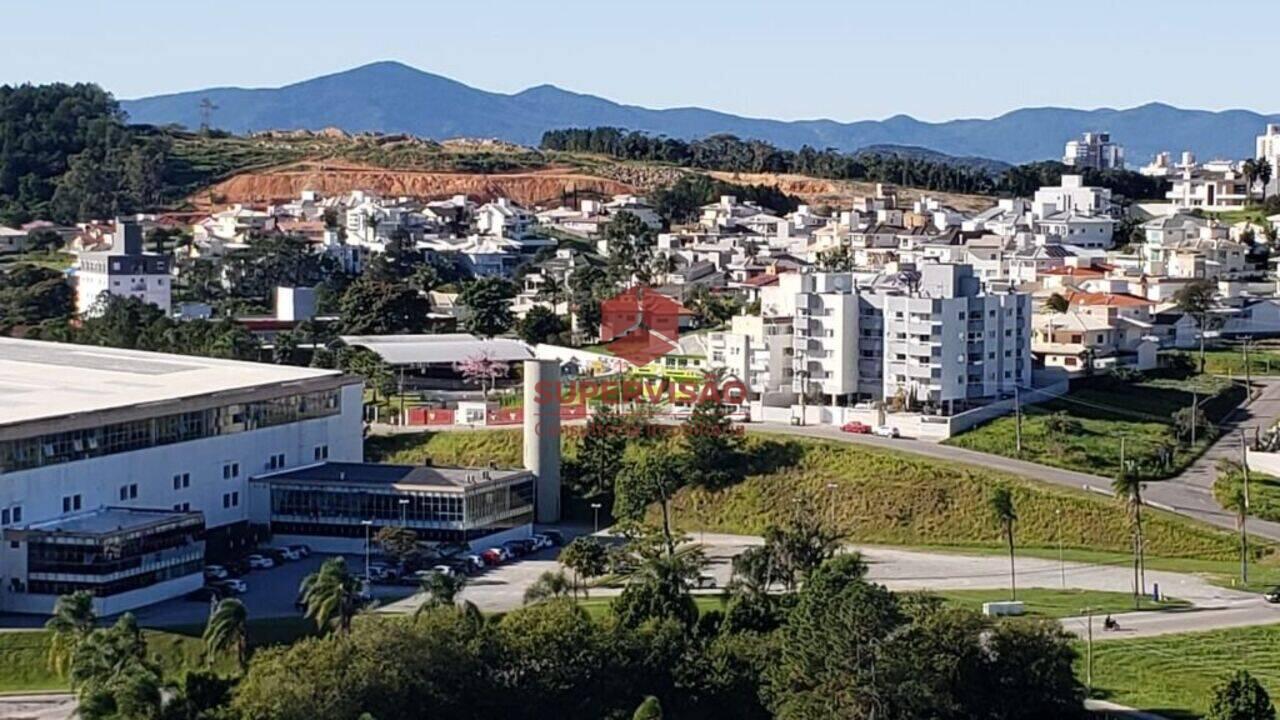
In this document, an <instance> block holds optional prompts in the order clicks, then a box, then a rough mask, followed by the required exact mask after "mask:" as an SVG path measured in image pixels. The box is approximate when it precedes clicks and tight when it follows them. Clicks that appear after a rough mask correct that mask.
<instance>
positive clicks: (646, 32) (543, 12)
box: [0, 0, 1280, 121]
mask: <svg viewBox="0 0 1280 720" xmlns="http://www.w3.org/2000/svg"><path fill="white" fill-rule="evenodd" d="M1278 25H1280V2H1277V1H1276V0H1214V1H1213V2H1206V0H1105V1H1103V0H1068V1H1066V2H1062V1H1059V2H1047V1H1045V0H946V1H944V0H897V1H887V0H880V1H872V0H844V1H843V2H841V1H838V0H785V1H781V2H762V1H756V0H733V1H730V0H701V1H700V0H684V1H683V2H677V1H674V0H641V1H640V2H619V1H618V0H612V1H611V0H595V1H594V2H579V1H578V0H561V1H559V2H549V1H545V0H464V1H462V2H459V1H457V0H452V1H440V0H417V1H410V0H364V1H363V2H351V1H347V2H332V1H331V0H308V1H307V2H300V1H296V0H252V1H249V0H207V1H206V2H198V3H197V2H190V1H189V0H168V1H167V2H162V1H160V0H114V1H113V2H99V1H98V0H0V28H5V29H4V30H3V31H2V32H0V37H3V40H0V83H15V82H48V81H54V80H68V81H71V80H88V81H94V82H98V83H99V84H101V85H103V86H104V87H106V88H107V89H108V90H111V91H112V92H114V93H115V94H116V95H117V97H121V98H132V97H139V96H143V95H150V94H156V93H163V92H176V91H180V90H189V89H196V88H201V87H208V86H213V85H237V86H245V87H271V86H277V85H281V84H287V83H290V82H294V81H298V80H303V79H306V78H309V77H313V76H315V75H320V74H325V73H329V72H334V71H338V70H343V69H346V68H349V67H353V66H356V65H360V64H363V63H367V62H372V61H375V60H399V61H401V62H405V63H407V64H409V65H413V66H415V67H418V68H421V69H423V70H427V71H430V72H435V73H439V74H441V75H446V76H448V77H451V78H453V79H456V80H459V81H461V82H465V83H467V84H469V85H473V86H476V87H480V88H483V89H487V90H495V91H499V92H515V91H518V90H521V89H523V88H525V87H528V86H531V85H538V84H542V83H551V84H554V85H558V86H560V87H563V88H566V89H569V90H574V91H578V92H585V93H592V94H596V95H602V96H604V97H608V98H610V99H614V100H618V101H620V102H626V103H632V104H637V105H645V106H650V107H675V106H687V105H699V106H703V107H709V108H714V109H718V110H724V111H727V112H733V113H738V114H743V115H753V116H762V117H775V118H781V119H798V118H814V117H829V118H834V119H837V120H843V121H850V120H859V119H881V118H885V117H888V116H891V115H896V114H899V113H904V114H908V115H914V116H916V117H918V118H921V119H926V120H945V119H951V118H956V117H990V116H994V115H998V114H1000V113H1003V112H1006V111H1008V110H1012V109H1015V108H1018V107H1028V106H1040V105H1060V106H1071V107H1085V108H1094V107H1103V106H1110V107H1130V106H1133V105H1139V104H1142V103H1144V102H1148V101H1152V100H1158V101H1162V102H1167V103H1170V104H1173V105H1178V106H1181V107H1194V108H1203V109H1211V110H1220V109H1226V108H1234V107H1244V108H1249V109H1253V110H1258V111H1261V112H1277V111H1280V96H1277V95H1276V94H1275V93H1274V91H1273V90H1274V88H1273V87H1272V85H1273V84H1272V83H1271V82H1270V81H1268V80H1266V79H1264V78H1266V77H1274V73H1275V68H1276V65H1277V63H1278V62H1280V43H1277V42H1276V41H1275V40H1274V38H1269V37H1268V36H1267V35H1265V34H1264V33H1263V32H1262V29H1263V28H1274V27H1277V26H1278ZM1250 36H1252V38H1250Z"/></svg>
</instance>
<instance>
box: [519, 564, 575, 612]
mask: <svg viewBox="0 0 1280 720" xmlns="http://www.w3.org/2000/svg"><path fill="white" fill-rule="evenodd" d="M572 589H573V584H572V583H570V582H569V578H567V577H565V574H564V571H563V570H560V571H551V570H548V571H546V572H544V573H542V575H540V576H538V579H537V580H535V581H534V582H533V584H532V585H530V586H529V587H528V588H526V589H525V591H524V604H525V605H531V604H533V603H539V602H542V601H543V600H551V599H553V598H562V597H565V596H567V595H568V594H569V593H570V592H571V591H572Z"/></svg>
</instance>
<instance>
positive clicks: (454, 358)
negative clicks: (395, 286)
mask: <svg viewBox="0 0 1280 720" xmlns="http://www.w3.org/2000/svg"><path fill="white" fill-rule="evenodd" d="M342 341H343V342H345V343H346V344H348V345H355V346H359V347H363V348H368V349H369V350H371V351H372V352H374V353H376V354H377V355H378V356H379V357H381V358H382V359H383V360H384V361H385V362H386V363H387V364H389V365H437V364H443V363H456V362H462V361H463V360H466V359H468V358H475V357H487V358H488V359H490V360H495V361H498V362H516V361H519V360H531V359H533V350H532V349H531V348H530V347H529V346H528V345H526V344H524V343H523V342H521V341H519V340H512V339H509V338H490V339H487V340H486V339H482V338H478V337H476V336H475V335H468V334H466V333H449V334H439V335H344V336H342Z"/></svg>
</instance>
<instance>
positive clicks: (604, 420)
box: [575, 403, 627, 497]
mask: <svg viewBox="0 0 1280 720" xmlns="http://www.w3.org/2000/svg"><path fill="white" fill-rule="evenodd" d="M625 430H626V418H624V417H623V416H622V415H621V414H619V413H618V412H616V411H615V410H613V408H612V406H611V405H610V404H608V403H605V404H602V405H600V407H599V408H598V409H597V410H596V412H594V413H592V414H591V416H590V417H588V418H587V424H586V426H585V427H584V428H583V432H582V440H581V443H580V444H579V447H578V462H577V464H576V468H577V475H576V478H575V480H576V482H577V488H576V490H577V492H578V493H579V494H580V495H582V496H584V497H596V496H599V495H605V494H608V493H611V492H613V487H614V481H615V480H617V477H618V472H619V470H620V468H621V464H620V463H619V462H618V458H620V457H622V454H623V453H624V452H625V451H626V449H627V437H626V433H625Z"/></svg>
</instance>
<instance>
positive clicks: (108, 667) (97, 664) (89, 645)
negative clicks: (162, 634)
mask: <svg viewBox="0 0 1280 720" xmlns="http://www.w3.org/2000/svg"><path fill="white" fill-rule="evenodd" d="M146 654H147V644H146V641H145V640H144V639H143V637H142V631H141V630H139V628H138V623H137V621H136V620H134V618H133V616H132V615H130V614H128V613H126V614H125V615H123V616H121V617H120V619H119V620H117V621H116V623H115V625H112V626H111V627H109V628H99V629H97V630H94V631H93V632H91V633H89V634H88V635H87V636H85V638H84V639H83V640H82V641H81V642H80V643H79V644H78V645H76V649H75V652H74V653H73V654H72V658H71V672H70V680H71V687H72V689H73V690H75V691H76V695H77V698H78V700H79V705H80V708H79V712H80V716H81V717H82V718H85V719H86V720H99V719H101V720H106V719H107V718H115V719H117V720H126V719H127V720H134V719H136V720H142V719H144V718H147V719H150V718H154V717H156V716H157V715H158V713H159V711H160V704H161V695H160V676H159V673H158V672H157V671H156V669H155V668H154V667H153V666H152V665H150V664H149V663H148V662H147V659H146Z"/></svg>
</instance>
